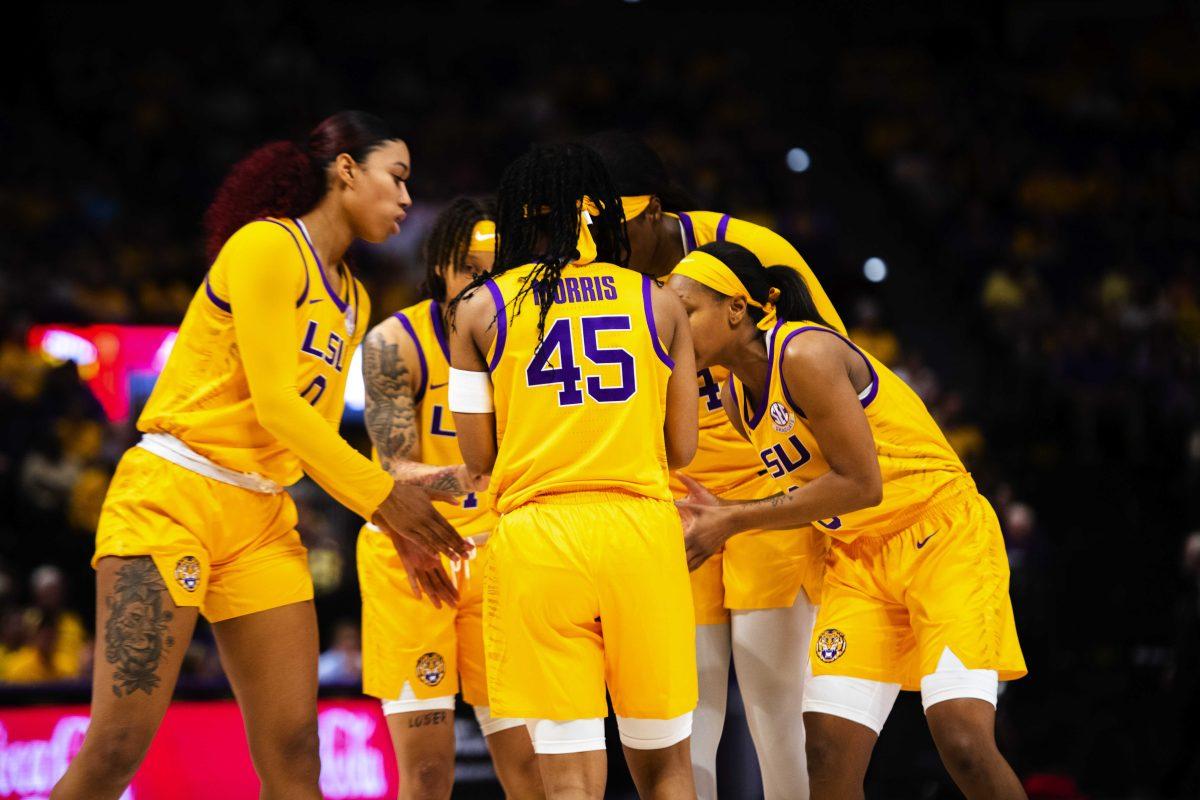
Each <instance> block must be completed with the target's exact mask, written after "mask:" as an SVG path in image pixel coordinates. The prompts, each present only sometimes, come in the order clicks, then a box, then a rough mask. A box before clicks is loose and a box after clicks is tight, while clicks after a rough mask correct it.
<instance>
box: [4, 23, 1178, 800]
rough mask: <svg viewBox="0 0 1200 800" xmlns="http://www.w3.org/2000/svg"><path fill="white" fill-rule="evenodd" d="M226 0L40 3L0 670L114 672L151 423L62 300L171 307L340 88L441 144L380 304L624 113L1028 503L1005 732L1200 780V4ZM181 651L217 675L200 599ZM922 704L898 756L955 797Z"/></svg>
mask: <svg viewBox="0 0 1200 800" xmlns="http://www.w3.org/2000/svg"><path fill="white" fill-rule="evenodd" d="M396 5H397V6H400V5H401V4H396ZM900 5H902V4H900ZM229 13H230V16H227V17H226V18H224V19H222V20H220V21H217V20H212V19H199V20H196V21H195V25H194V26H191V27H189V28H188V29H186V30H183V29H178V28H177V29H174V30H172V31H171V32H170V34H169V35H168V34H167V33H166V32H165V31H161V30H157V31H156V30H153V29H152V27H151V26H152V22H151V21H149V20H147V19H144V18H137V19H117V18H115V17H114V16H113V15H112V14H111V13H110V12H107V11H103V10H101V9H98V8H91V7H87V6H83V7H79V6H63V7H57V6H49V7H45V8H43V9H41V10H39V11H36V12H33V16H32V17H31V19H30V20H28V24H27V26H25V27H24V29H23V32H24V36H25V39H24V43H23V44H22V45H20V47H19V48H18V52H17V53H16V56H17V58H18V59H19V60H20V63H17V62H15V61H14V64H13V67H12V68H13V69H18V70H19V72H18V73H16V74H14V73H13V72H11V71H10V73H9V74H10V78H9V79H8V80H6V84H7V85H6V86H5V89H4V91H5V93H6V94H9V95H10V99H8V100H6V101H5V103H4V106H5V111H4V113H3V115H0V144H2V145H3V150H4V155H3V159H4V161H5V162H6V163H5V167H4V169H3V171H2V172H0V231H2V232H3V233H2V239H0V243H2V249H0V258H2V261H0V325H2V326H3V332H2V333H3V336H2V340H0V498H2V499H0V502H2V504H3V508H4V509H5V513H4V514H3V515H0V682H3V683H8V684H18V685H20V688H18V689H16V690H14V689H12V688H11V687H10V688H8V689H7V690H5V691H7V692H8V693H9V694H8V695H0V699H2V697H3V696H8V697H12V696H13V695H12V692H13V691H32V690H31V689H29V688H28V684H29V683H32V682H41V681H60V682H62V681H66V682H70V681H76V682H79V681H86V676H87V674H88V671H89V662H90V658H91V656H90V635H91V633H90V629H91V624H92V623H91V619H92V614H93V611H94V608H93V607H94V598H93V581H92V577H91V572H90V569H89V567H88V560H89V558H90V555H91V547H92V534H93V531H94V527H95V523H96V519H97V515H98V512H99V508H100V503H101V501H102V499H103V496H104V492H105V489H106V486H107V482H108V479H109V477H110V475H111V474H112V470H113V468H114V465H115V463H116V461H117V459H118V458H119V457H120V455H121V453H122V452H123V450H124V449H125V448H126V447H128V446H129V445H130V444H131V443H132V442H133V441H134V440H135V436H136V434H135V431H134V429H133V426H132V421H131V422H129V423H121V424H112V423H109V422H108V421H107V420H106V418H105V416H104V414H103V413H102V410H101V408H100V406H99V404H98V403H97V402H96V400H95V398H94V397H93V396H92V395H91V393H90V392H89V391H88V390H87V388H86V387H85V386H84V385H83V384H82V383H81V381H80V377H79V374H78V370H77V368H76V367H75V365H74V364H73V363H71V362H65V363H52V362H50V361H47V360H46V359H44V358H43V357H41V356H39V355H37V354H34V353H31V352H30V351H29V349H28V347H27V344H26V336H27V332H28V328H29V326H30V325H31V324H34V323H40V322H59V323H90V322H118V323H134V324H139V323H146V324H177V323H178V321H179V320H180V319H181V317H182V314H183V312H184V310H185V308H186V305H187V303H188V301H189V300H190V298H191V295H192V293H193V291H194V289H195V287H196V286H197V285H198V282H199V280H200V278H201V277H202V275H203V273H204V270H205V268H206V266H207V265H206V264H205V263H204V261H203V255H202V251H203V248H202V246H201V241H200V218H201V214H202V212H203V209H204V207H205V205H206V203H207V202H208V200H209V199H210V198H211V196H212V194H213V191H214V189H215V187H216V185H217V183H218V182H219V180H220V178H221V176H222V174H223V172H224V170H225V169H227V168H228V166H229V165H230V164H231V163H232V162H234V161H235V160H236V159H238V158H239V157H240V156H241V155H243V154H245V153H246V152H248V151H249V150H250V149H251V148H252V147H254V146H256V145H257V144H260V143H262V142H263V141H266V140H268V139H275V138H287V137H299V136H301V135H302V134H303V133H304V132H305V131H306V130H307V128H308V127H310V126H311V125H312V124H314V123H315V122H317V121H318V120H319V119H321V118H322V117H324V116H325V115H326V114H328V113H330V112H332V111H335V110H338V109H340V108H345V107H361V108H364V109H367V110H370V111H372V112H374V113H378V114H380V115H382V116H384V117H387V118H389V119H390V120H394V121H395V123H396V126H397V127H398V128H399V129H400V130H401V131H404V132H405V133H406V136H407V138H408V141H409V143H410V146H411V148H412V152H413V158H414V163H413V176H414V177H413V180H412V182H411V184H410V189H411V191H412V193H413V195H414V198H415V203H416V205H415V208H414V210H413V213H412V214H411V216H410V218H409V220H408V222H407V223H406V224H405V226H404V229H403V230H402V232H401V233H400V235H399V236H397V237H394V239H393V240H391V241H389V242H387V243H385V244H384V245H381V246H377V247H369V248H367V247H364V248H361V249H360V250H359V251H358V252H356V254H355V257H356V262H357V265H358V266H357V268H358V270H359V271H360V274H361V275H362V276H363V277H364V279H365V280H366V282H367V284H368V287H369V289H370V290H371V295H372V299H373V303H374V315H375V317H376V318H381V317H382V316H383V315H385V314H387V313H390V312H391V311H392V310H395V309H397V308H399V307H401V306H403V305H406V304H408V303H409V302H411V301H413V300H414V299H416V297H417V295H416V287H417V285H418V283H419V279H420V273H421V271H422V269H423V265H422V264H420V263H419V260H418V247H419V245H420V242H421V239H422V237H423V235H424V232H425V231H426V230H427V229H428V227H429V224H430V223H431V221H432V218H433V217H434V216H435V215H436V214H437V212H438V211H439V210H440V208H441V207H442V206H443V205H444V204H445V203H446V202H447V201H448V200H449V199H451V198H452V197H454V196H455V195H457V194H459V193H483V192H487V191H489V190H490V189H491V188H492V187H494V186H495V184H496V183H497V181H498V178H499V174H500V172H501V170H502V169H503V167H504V166H505V164H506V163H507V161H508V160H510V159H511V158H512V157H514V156H516V155H517V154H519V153H520V152H522V151H523V150H524V149H525V148H526V147H527V146H528V144H529V143H530V142H532V141H537V140H551V139H563V138H571V137H576V136H581V135H586V134H587V133H590V132H594V131H596V130H600V129H607V128H613V127H620V128H625V129H628V130H631V131H633V132H636V133H638V134H640V135H642V136H643V137H644V138H645V139H646V140H647V141H649V142H650V143H651V144H652V145H654V146H655V147H656V148H657V149H658V151H659V152H660V153H661V154H662V155H663V157H664V159H665V160H666V161H667V162H668V165H669V168H670V169H671V170H672V172H673V174H674V176H675V177H676V179H677V180H678V182H679V183H681V184H682V185H683V186H684V187H686V188H687V189H688V190H690V191H691V193H692V194H693V195H694V197H695V198H696V201H697V208H699V209H705V210H717V211H723V212H728V213H731V214H733V215H735V216H738V217H742V218H746V219H750V220H753V221H756V222H760V223H762V224H764V225H767V226H769V227H771V228H773V229H774V230H776V231H778V232H779V233H781V234H782V235H784V236H786V237H787V238H789V239H790V240H791V241H792V242H793V243H794V244H795V245H796V246H797V248H798V249H799V250H800V252H801V253H802V254H803V255H804V256H805V258H806V259H807V260H808V262H809V264H810V265H811V266H812V268H813V269H814V271H815V272H816V274H817V275H818V276H819V277H820V279H821V281H822V282H823V284H824V285H825V287H826V289H827V290H828V292H829V294H830V296H831V297H832V298H833V301H834V303H835V304H836V305H837V306H838V307H839V309H840V311H841V313H842V315H843V317H844V318H845V319H846V321H847V323H848V324H849V325H850V326H851V327H852V329H853V330H852V337H853V338H855V340H856V341H858V342H860V343H861V344H863V345H864V346H865V347H866V348H867V349H868V350H870V351H872V352H873V353H874V354H875V355H877V356H878V357H880V358H881V359H883V360H884V361H886V362H887V363H889V364H890V365H892V366H893V367H894V368H896V369H897V371H898V372H899V373H900V374H901V375H902V376H903V377H905V379H906V380H908V381H909V382H910V383H911V384H912V385H913V387H914V388H915V389H916V390H917V391H918V392H919V393H920V394H921V396H922V397H923V398H924V400H925V402H926V403H927V404H928V405H929V406H930V408H931V409H932V410H933V411H934V413H935V415H936V416H937V418H938V419H939V421H940V422H941V424H942V426H943V428H944V429H945V430H946V432H947V434H948V436H949V438H950V440H951V442H952V443H953V444H954V445H955V447H956V449H957V450H958V452H959V454H960V455H961V456H962V457H963V458H964V459H965V460H966V462H967V463H968V465H969V467H970V468H971V470H972V471H973V472H974V474H975V475H976V478H977V480H978V481H979V483H980V485H981V486H982V488H983V489H984V491H985V493H986V494H987V495H988V496H989V497H990V498H991V500H992V502H993V504H994V505H995V506H996V508H997V511H998V513H999V515H1000V517H1001V520H1002V523H1003V527H1004V531H1005V536H1006V540H1007V542H1008V547H1009V557H1010V560H1011V564H1012V575H1013V578H1012V595H1013V602H1014V605H1015V608H1016V613H1017V617H1018V625H1019V629H1020V633H1021V637H1022V642H1023V645H1024V648H1025V653H1026V657H1027V659H1028V662H1029V665H1030V676H1029V678H1027V679H1025V680H1022V681H1020V682H1017V683H1014V684H1012V685H1011V686H1009V687H1008V689H1007V691H1006V692H1005V693H1004V695H1003V698H1002V701H1001V707H1000V712H1001V713H1000V725H1001V737H1002V743H1003V746H1004V747H1005V748H1006V750H1007V752H1008V753H1009V755H1010V757H1011V759H1012V761H1013V763H1014V765H1015V766H1016V768H1017V769H1018V771H1019V772H1020V773H1021V774H1022V775H1023V776H1024V777H1025V778H1026V780H1027V784H1028V785H1029V786H1030V787H1031V792H1032V793H1034V794H1035V796H1039V797H1056V798H1082V797H1093V798H1095V797H1160V796H1162V797H1176V796H1178V797H1185V796H1186V797H1195V796H1200V36H1198V34H1197V27H1198V25H1200V7H1198V6H1197V5H1196V4H1195V3H1170V2H1154V1H1153V0H1148V1H1146V2H1140V3H1136V4H1134V3H1128V2H1103V1H1102V2H1095V3H1033V2H1014V3H1008V4H1004V5H1003V6H1000V5H997V6H995V7H982V6H981V7H978V8H977V7H975V5H974V4H950V3H931V4H926V8H925V10H924V11H922V12H921V13H911V12H909V11H905V10H903V9H900V8H887V9H870V8H866V7H860V8H857V9H856V10H855V11H854V12H853V13H850V12H846V13H845V14H844V15H835V14H834V12H831V11H828V10H826V9H823V8H820V9H814V8H809V7H807V6H803V5H788V6H786V7H784V6H780V7H777V8H770V9H762V10H756V9H754V8H745V9H741V10H739V11H738V12H737V13H736V14H734V13H731V12H729V11H720V10H712V11H708V10H705V9H704V8H703V6H701V7H697V6H695V5H690V6H687V7H675V6H667V5H666V4H660V3H655V2H652V0H645V1H644V2H640V3H620V2H612V3H607V2H606V3H583V2H561V3H557V4H554V6H553V7H552V9H550V10H547V11H546V12H545V13H541V14H538V13H536V12H535V11H533V10H532V9H524V10H522V11H519V12H512V13H508V12H506V11H505V10H504V8H503V7H502V6H501V4H499V3H493V4H491V5H485V6H483V7H482V9H480V8H479V7H476V6H471V5H467V4H460V3H454V2H451V3H447V4H442V5H441V6H440V7H439V9H438V10H436V11H435V10H426V11H422V12H420V13H418V12H415V11H412V10H405V9H403V8H399V7H397V8H393V9H390V10H370V9H361V10H353V9H342V8H337V9H334V8H326V9H323V10H319V11H318V10H312V9H304V8H299V9H297V8H290V7H289V8H287V9H284V8H282V7H278V6H272V5H259V4H247V5H245V6H244V7H242V8H240V9H237V10H234V11H231V12H229ZM13 55H14V54H12V53H10V54H9V57H12V56H13ZM345 434H346V435H347V436H348V437H349V438H351V439H352V440H354V441H356V442H359V443H363V444H365V434H364V432H363V431H362V429H361V427H359V426H358V425H356V424H354V423H347V424H346V426H345ZM294 494H295V496H296V499H297V501H298V504H299V507H300V520H301V532H302V534H303V536H304V538H305V541H306V543H307V545H308V546H309V548H310V552H311V560H312V567H313V573H314V578H315V579H316V583H317V587H318V593H319V596H318V609H319V613H320V616H321V622H322V633H323V645H322V646H323V649H324V655H323V656H322V661H321V674H322V678H323V680H328V681H331V682H342V683H347V684H351V685H352V684H353V683H354V682H355V681H356V680H357V677H358V670H359V664H360V658H359V653H358V638H359V636H358V630H357V615H358V594H357V592H358V589H357V583H356V579H355V570H354V538H355V536H356V534H357V524H358V523H357V520H355V519H354V518H352V517H351V515H350V514H348V513H347V512H345V511H344V510H342V509H341V508H340V507H338V506H336V505H335V504H334V503H333V502H332V501H331V500H329V499H328V498H327V497H326V496H324V494H323V493H322V492H321V491H320V490H319V489H317V488H316V487H315V486H313V485H311V484H307V483H302V484H300V485H299V486H297V487H295V491H294ZM185 672H186V675H187V676H188V677H187V680H190V681H195V682H197V683H201V684H204V683H219V682H220V681H221V677H220V664H219V661H218V660H217V657H216V654H215V652H214V648H213V646H212V644H211V638H210V637H207V636H206V635H205V634H204V632H203V630H202V631H201V633H200V635H198V637H197V640H196V642H195V644H193V646H192V649H191V651H190V652H189V656H188V660H187V664H186V667H185ZM906 708H907V711H902V713H901V714H900V715H899V718H898V719H897V720H894V721H893V723H891V724H890V725H889V730H886V731H885V733H884V737H883V741H881V744H880V763H877V764H876V766H875V768H874V771H873V773H872V774H873V777H874V779H876V780H877V781H886V782H887V783H886V785H888V786H892V787H896V786H905V787H918V788H917V789H913V792H914V793H909V791H908V789H897V790H896V791H897V794H896V795H895V796H907V797H915V796H918V794H917V793H916V792H917V791H918V789H919V792H920V796H925V797H935V796H942V794H943V793H945V792H947V791H948V790H947V789H945V784H946V781H945V780H944V776H943V775H942V773H940V767H938V766H937V761H936V755H935V754H934V753H933V751H932V748H931V745H930V744H929V741H928V738H927V736H925V735H924V734H923V733H921V732H920V728H919V719H920V717H919V706H918V707H917V708H916V710H915V711H914V710H913V709H912V707H911V704H910V706H908V707H906ZM905 715H907V716H905ZM897 731H898V732H897ZM889 732H891V733H893V736H892V737H890V738H889V735H888V734H889ZM910 733H911V734H912V735H911V736H910V735H908V734H910ZM922 737H924V738H922ZM905 781H908V783H905ZM883 785H884V784H883V783H878V784H877V786H883ZM880 791H882V790H880ZM885 794H886V793H881V794H879V796H885ZM945 796H953V795H952V794H946V795H945Z"/></svg>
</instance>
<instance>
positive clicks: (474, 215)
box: [421, 197, 496, 303]
mask: <svg viewBox="0 0 1200 800" xmlns="http://www.w3.org/2000/svg"><path fill="white" fill-rule="evenodd" d="M495 219H496V201H495V200H494V199H493V198H491V197H458V198H455V199H454V200H453V201H452V202H451V203H450V205H448V206H446V208H445V209H443V211H442V213H440V214H438V218H437V220H436V221H435V222H434V223H433V228H432V229H431V230H430V231H429V237H428V238H426V239H425V244H424V245H422V247H421V256H422V257H423V258H424V260H425V285H424V286H423V287H422V288H423V289H424V291H425V293H426V294H428V295H429V296H430V297H432V298H434V299H435V300H437V301H438V302H439V303H440V302H445V301H446V300H449V299H451V298H448V297H446V279H445V277H444V276H445V275H446V274H447V273H450V272H461V271H462V269H463V265H464V264H465V263H466V261H467V249H468V248H469V247H470V246H471V231H473V230H474V229H475V226H476V225H477V224H478V223H480V222H483V221H484V220H495Z"/></svg>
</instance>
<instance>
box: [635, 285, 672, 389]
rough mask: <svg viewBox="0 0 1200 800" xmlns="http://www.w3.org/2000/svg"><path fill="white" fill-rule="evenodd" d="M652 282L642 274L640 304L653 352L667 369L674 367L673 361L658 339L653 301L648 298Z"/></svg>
mask: <svg viewBox="0 0 1200 800" xmlns="http://www.w3.org/2000/svg"><path fill="white" fill-rule="evenodd" d="M652 284H653V282H652V281H651V280H650V276H649V275H643V276H642V305H643V307H645V309H646V323H647V324H648V325H649V326H650V341H651V342H653V343H654V352H655V353H656V354H658V360H659V361H661V362H663V363H664V364H666V365H667V369H675V361H674V359H672V358H671V357H670V356H669V355H667V351H666V350H663V346H662V342H661V341H659V339H658V324H657V323H655V321H654V302H653V301H652V300H651V299H650V293H651V292H652V291H653V290H652V289H651V288H650V287H651V285H652Z"/></svg>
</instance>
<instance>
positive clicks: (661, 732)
mask: <svg viewBox="0 0 1200 800" xmlns="http://www.w3.org/2000/svg"><path fill="white" fill-rule="evenodd" d="M617 730H619V731H620V732H621V744H623V745H625V746H626V747H629V748H632V749H633V750H661V749H663V748H664V747H670V746H671V745H673V744H679V743H680V742H682V741H683V740H684V739H686V738H688V737H689V736H691V735H692V712H690V711H689V712H687V713H686V714H681V715H680V716H678V717H673V718H671V719H634V718H632V717H617Z"/></svg>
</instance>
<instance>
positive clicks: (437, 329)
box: [429, 300, 450, 364]
mask: <svg viewBox="0 0 1200 800" xmlns="http://www.w3.org/2000/svg"><path fill="white" fill-rule="evenodd" d="M429 316H430V317H431V318H432V319H433V336H434V338H436V339H437V343H438V345H440V346H441V348H442V355H444V356H445V357H446V363H447V364H449V363H450V340H449V339H447V338H446V327H445V326H444V325H443V324H442V307H441V306H440V305H438V301H437V300H430V301H429Z"/></svg>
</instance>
